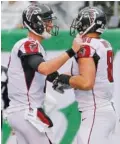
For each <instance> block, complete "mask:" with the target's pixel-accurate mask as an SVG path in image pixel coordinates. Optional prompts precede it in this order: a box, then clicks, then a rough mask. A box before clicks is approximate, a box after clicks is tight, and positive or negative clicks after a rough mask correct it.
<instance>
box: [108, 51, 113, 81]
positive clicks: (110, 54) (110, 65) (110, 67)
mask: <svg viewBox="0 0 120 144" xmlns="http://www.w3.org/2000/svg"><path fill="white" fill-rule="evenodd" d="M107 66H108V67H107V74H108V80H109V81H110V82H113V52H112V50H108V51H107Z"/></svg>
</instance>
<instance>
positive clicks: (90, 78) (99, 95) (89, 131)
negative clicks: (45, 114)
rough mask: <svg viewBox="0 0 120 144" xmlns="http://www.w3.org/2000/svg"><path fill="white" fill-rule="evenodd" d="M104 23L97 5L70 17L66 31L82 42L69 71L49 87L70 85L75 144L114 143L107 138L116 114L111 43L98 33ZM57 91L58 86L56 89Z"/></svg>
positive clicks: (114, 123)
mask: <svg viewBox="0 0 120 144" xmlns="http://www.w3.org/2000/svg"><path fill="white" fill-rule="evenodd" d="M105 27H106V15H105V13H104V12H103V11H102V10H100V9H98V8H97V7H86V8H84V9H82V10H81V11H80V12H79V14H78V16H77V17H76V18H75V19H74V20H73V22H72V25H71V27H70V33H71V34H72V35H73V34H74V33H75V31H76V30H77V31H78V34H79V35H81V38H82V40H83V42H84V43H85V44H84V46H83V47H82V48H81V49H80V51H79V52H78V53H77V54H76V55H75V56H74V61H73V63H72V71H71V75H66V74H61V75H59V76H58V77H57V78H56V79H55V80H54V82H53V88H54V89H55V90H57V89H58V88H59V89H60V87H61V89H62V90H61V91H60V92H61V93H63V92H64V89H67V88H69V87H71V88H73V89H74V92H75V97H76V101H77V102H78V110H79V111H80V112H81V125H80V128H79V131H78V135H77V142H78V144H113V143H115V144H117V143H120V140H117V141H116V142H113V141H111V137H110V135H112V134H113V133H114V130H115V125H116V114H115V111H114V108H113V106H112V104H111V99H112V97H113V82H114V80H113V51H112V46H111V44H110V43H109V42H108V41H107V40H105V39H102V38H101V37H100V36H101V34H102V33H103V32H104V30H105ZM57 91H58V90H57Z"/></svg>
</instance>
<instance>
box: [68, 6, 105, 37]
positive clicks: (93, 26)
mask: <svg viewBox="0 0 120 144" xmlns="http://www.w3.org/2000/svg"><path fill="white" fill-rule="evenodd" d="M105 27H106V15H105V13H104V12H103V11H102V10H100V9H98V8H97V7H86V8H84V9H82V10H81V11H80V12H79V13H78V16H77V18H75V19H74V20H73V22H72V24H71V26H70V35H72V36H73V35H74V34H75V33H76V30H77V32H79V33H82V35H85V34H87V33H92V32H97V33H99V34H102V33H103V31H104V30H105Z"/></svg>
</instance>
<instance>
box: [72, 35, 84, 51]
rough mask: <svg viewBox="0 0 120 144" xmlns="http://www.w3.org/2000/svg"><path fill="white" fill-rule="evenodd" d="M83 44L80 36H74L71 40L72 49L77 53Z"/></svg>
mask: <svg viewBox="0 0 120 144" xmlns="http://www.w3.org/2000/svg"><path fill="white" fill-rule="evenodd" d="M82 45H83V41H82V37H81V36H80V35H77V36H76V38H75V39H74V40H73V44H72V49H73V50H74V52H75V53H77V52H78V51H79V50H80V48H81V47H82Z"/></svg>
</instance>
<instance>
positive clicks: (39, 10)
mask: <svg viewBox="0 0 120 144" xmlns="http://www.w3.org/2000/svg"><path fill="white" fill-rule="evenodd" d="M22 19H23V26H24V27H25V28H27V29H29V31H32V32H33V33H35V34H36V35H39V36H42V37H43V38H50V37H51V35H54V36H56V35H58V31H59V27H58V26H57V25H53V28H52V30H51V33H49V32H48V31H47V27H46V25H45V22H46V21H49V20H51V21H52V20H54V19H57V17H55V16H53V11H52V9H51V8H50V7H49V6H47V5H44V4H41V5H40V4H32V5H30V6H28V7H27V8H26V9H25V10H24V11H23V15H22Z"/></svg>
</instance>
